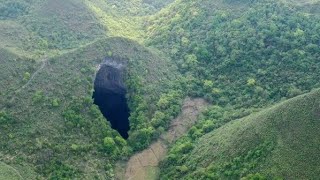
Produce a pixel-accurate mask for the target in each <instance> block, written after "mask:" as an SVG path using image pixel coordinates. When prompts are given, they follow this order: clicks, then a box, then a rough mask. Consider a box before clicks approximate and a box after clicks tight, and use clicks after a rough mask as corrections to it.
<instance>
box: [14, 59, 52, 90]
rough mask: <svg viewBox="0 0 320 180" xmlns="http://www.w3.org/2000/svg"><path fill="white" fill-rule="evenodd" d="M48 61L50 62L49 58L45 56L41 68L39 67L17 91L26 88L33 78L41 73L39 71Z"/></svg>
mask: <svg viewBox="0 0 320 180" xmlns="http://www.w3.org/2000/svg"><path fill="white" fill-rule="evenodd" d="M47 62H48V59H47V58H45V59H44V60H42V64H41V66H40V67H39V69H37V70H36V71H35V72H34V73H33V74H32V75H31V77H30V79H29V80H28V82H26V83H25V84H24V85H23V86H22V87H21V88H19V89H17V90H16V91H15V92H19V91H20V90H22V89H24V88H26V87H27V86H28V85H29V84H30V82H31V81H32V80H33V78H34V77H35V76H36V75H37V74H39V72H40V71H41V70H42V69H43V68H44V67H45V66H46V65H47Z"/></svg>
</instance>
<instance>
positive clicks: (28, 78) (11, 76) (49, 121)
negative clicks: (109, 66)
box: [0, 38, 179, 179]
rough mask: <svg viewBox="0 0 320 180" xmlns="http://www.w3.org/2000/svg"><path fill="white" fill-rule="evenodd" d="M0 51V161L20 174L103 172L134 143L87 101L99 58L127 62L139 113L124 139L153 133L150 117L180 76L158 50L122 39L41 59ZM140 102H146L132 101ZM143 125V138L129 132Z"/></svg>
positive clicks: (45, 175)
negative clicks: (115, 128) (147, 106)
mask: <svg viewBox="0 0 320 180" xmlns="http://www.w3.org/2000/svg"><path fill="white" fill-rule="evenodd" d="M0 52H1V55H0V60H1V66H0V67H1V72H2V73H1V76H2V77H3V78H1V80H0V84H1V98H0V102H1V104H0V109H1V110H0V122H1V123H0V128H1V131H0V135H1V137H0V144H1V145H0V147H1V148H0V161H2V162H4V163H6V164H7V165H8V166H11V167H13V168H14V169H16V170H17V172H20V175H21V176H23V178H24V179H35V178H36V177H37V178H49V179H50V178H58V179H60V178H81V179H83V178H84V179H93V178H94V177H99V178H101V179H108V178H111V177H112V176H113V170H112V169H113V165H114V161H115V160H117V159H120V158H122V157H126V156H127V155H128V154H130V153H131V151H132V148H134V147H135V146H134V145H132V147H131V146H129V145H127V142H126V141H124V140H123V139H122V138H121V137H120V135H119V133H118V132H117V131H115V130H113V129H111V127H110V125H109V123H108V122H107V121H106V119H105V118H103V116H102V114H101V113H100V111H99V110H98V108H97V107H96V106H95V105H94V104H93V100H92V92H93V84H94V83H93V82H94V78H95V74H96V71H97V69H98V67H99V64H100V63H102V62H103V61H104V60H105V58H106V57H108V58H114V59H118V61H119V62H126V64H127V71H126V75H125V76H126V79H125V80H126V82H125V83H126V85H127V88H128V91H129V92H128V93H129V94H128V101H129V105H130V108H131V109H130V110H131V112H132V114H139V119H136V116H134V115H132V117H131V119H130V121H131V126H132V128H131V131H130V132H129V133H130V139H129V141H128V142H129V143H130V144H136V143H135V142H136V141H139V143H140V144H146V145H147V144H148V143H149V142H150V141H151V140H152V134H153V133H155V132H156V131H155V129H154V128H153V127H152V125H150V122H149V116H151V117H152V116H153V113H154V112H155V111H156V110H158V109H157V107H156V103H157V101H158V100H159V99H160V98H161V96H162V95H165V94H166V93H167V92H168V91H169V90H170V89H172V88H170V86H172V85H170V84H171V83H173V82H174V81H175V79H176V78H178V77H179V76H178V74H177V73H176V72H177V70H176V69H175V68H174V66H172V65H171V64H170V62H169V61H168V60H167V59H166V58H165V57H164V56H162V55H161V54H159V53H157V52H154V51H153V50H150V49H146V48H144V47H142V46H140V45H139V44H137V43H135V42H133V41H130V40H126V39H123V38H109V39H102V40H100V41H98V42H95V43H92V44H90V45H88V46H86V47H82V48H79V49H77V50H76V51H73V52H70V53H66V54H63V55H61V56H57V57H54V58H44V59H43V61H42V62H36V61H32V60H30V61H29V60H27V59H26V58H23V57H19V56H16V55H14V54H12V53H11V52H10V51H7V50H2V51H0ZM139 84H143V86H138V85H139ZM138 87H139V88H138ZM165 87H168V89H165ZM131 93H133V94H134V97H133V95H131ZM140 102H144V103H145V104H148V105H149V106H150V108H144V109H137V108H139V107H138V106H132V104H137V103H140ZM140 107H141V106H140ZM152 107H155V108H152ZM168 107H171V105H169V106H168ZM178 108H179V106H178ZM144 128H146V129H148V130H150V131H149V132H148V133H149V134H147V138H145V137H141V138H142V139H137V138H135V137H137V136H138V137H140V136H139V135H140V132H144V133H145V131H144V130H143V129H144ZM109 142H113V143H114V145H113V146H112V149H109Z"/></svg>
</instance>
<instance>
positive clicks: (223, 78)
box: [146, 0, 320, 108]
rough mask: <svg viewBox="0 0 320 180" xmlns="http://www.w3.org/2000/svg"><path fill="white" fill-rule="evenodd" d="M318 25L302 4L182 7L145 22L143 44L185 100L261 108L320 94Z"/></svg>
mask: <svg viewBox="0 0 320 180" xmlns="http://www.w3.org/2000/svg"><path fill="white" fill-rule="evenodd" d="M307 2H310V3H311V2H312V1H306V2H305V3H307ZM319 22H320V17H319V15H318V14H311V13H306V11H305V10H302V9H301V3H300V2H299V3H298V2H291V1H290V2H289V1H273V0H258V1H247V0H242V1H232V0H219V1H208V0H204V1H185V0H181V1H176V2H174V3H173V4H171V5H170V6H168V7H167V8H165V9H163V10H162V11H160V12H159V13H158V14H156V15H154V16H153V17H152V18H150V20H149V23H148V24H147V25H146V26H147V28H148V38H149V39H148V41H147V42H148V45H151V46H155V47H157V48H159V49H161V50H163V51H164V52H166V53H167V54H169V55H170V57H171V59H172V60H173V61H174V62H176V64H177V65H178V67H179V70H180V72H182V73H183V74H184V75H185V76H186V81H187V82H188V83H187V84H188V86H186V88H185V89H187V90H188V91H189V93H190V94H191V95H195V96H204V97H206V98H207V99H208V100H210V101H211V102H214V103H216V104H219V105H221V106H225V105H231V106H234V107H238V108H241V107H242V108H243V107H245V108H249V107H265V106H266V105H267V106H268V105H270V103H274V102H278V101H279V100H281V99H282V98H290V97H293V96H296V95H298V94H301V93H302V92H308V91H310V90H311V89H312V88H314V87H319V82H318V80H317V79H318V77H319V72H320V71H319V67H320V66H319V62H318V57H319V53H320V52H319V46H320V44H319V32H320V24H319Z"/></svg>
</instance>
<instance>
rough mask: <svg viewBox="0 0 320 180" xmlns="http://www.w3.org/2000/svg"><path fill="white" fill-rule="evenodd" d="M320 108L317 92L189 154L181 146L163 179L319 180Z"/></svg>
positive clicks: (230, 127) (225, 129) (221, 132)
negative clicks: (255, 179) (279, 179)
mask: <svg viewBox="0 0 320 180" xmlns="http://www.w3.org/2000/svg"><path fill="white" fill-rule="evenodd" d="M319 102H320V90H315V91H313V92H311V93H308V94H305V95H301V96H298V97H296V98H293V99H290V100H287V101H285V102H282V103H280V104H277V105H275V106H273V107H271V108H268V109H265V110H263V111H261V112H259V113H254V114H252V115H250V116H248V117H245V118H242V119H239V120H235V121H232V122H230V123H228V124H226V125H224V126H222V127H220V128H218V129H216V130H214V131H213V132H211V133H209V134H207V135H205V136H203V137H201V138H200V139H199V140H198V141H197V142H196V143H195V144H192V145H190V147H189V148H186V144H185V142H183V141H182V140H181V141H180V142H179V143H178V144H177V145H175V146H174V147H173V148H172V150H171V151H170V154H169V155H168V156H167V159H166V160H165V161H164V162H163V164H162V169H161V170H162V171H161V179H172V178H177V179H207V178H209V179H221V178H223V179H239V178H240V177H246V178H248V179H250V178H249V177H251V178H252V177H256V178H257V177H260V178H262V177H265V178H267V179H271V178H283V179H316V178H317V177H318V175H319V173H320V169H319V167H320V164H319V162H320V161H319V160H320V156H319V153H318V152H319V148H320V138H319V137H320V131H319V130H320V116H319V112H320V104H319ZM246 178H244V179H246ZM262 179H263V178H262Z"/></svg>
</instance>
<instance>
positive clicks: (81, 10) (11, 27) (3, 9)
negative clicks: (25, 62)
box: [0, 0, 172, 58]
mask: <svg viewBox="0 0 320 180" xmlns="http://www.w3.org/2000/svg"><path fill="white" fill-rule="evenodd" d="M171 2H172V0H166V1H161V2H160V1H145V2H142V1H102V0H67V1H64V0H3V1H1V2H0V41H1V45H0V46H1V47H5V48H7V49H10V50H11V51H14V52H15V53H18V54H21V55H24V56H28V57H32V58H39V57H41V56H42V55H44V54H46V55H47V56H55V55H57V54H61V53H65V52H66V51H68V50H71V49H76V48H78V47H80V46H84V45H86V44H88V43H90V42H93V41H95V40H97V39H99V38H104V37H115V36H121V37H128V38H132V39H135V40H140V41H141V39H140V38H141V34H143V30H142V28H141V24H142V23H143V22H142V20H143V19H142V17H143V16H146V15H149V14H153V13H155V12H157V11H158V10H159V9H161V8H162V7H164V6H166V5H167V4H169V3H171Z"/></svg>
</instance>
